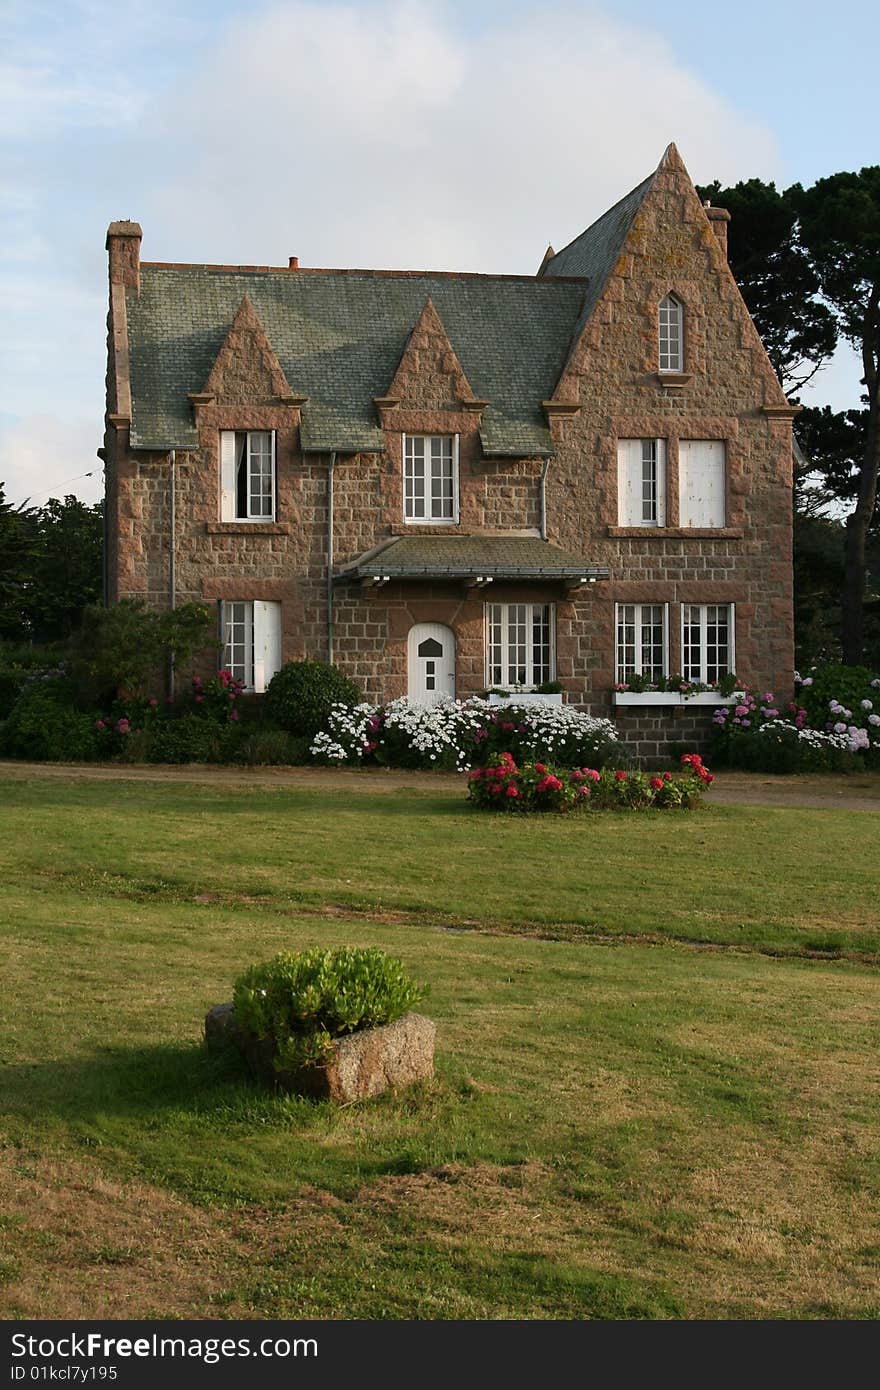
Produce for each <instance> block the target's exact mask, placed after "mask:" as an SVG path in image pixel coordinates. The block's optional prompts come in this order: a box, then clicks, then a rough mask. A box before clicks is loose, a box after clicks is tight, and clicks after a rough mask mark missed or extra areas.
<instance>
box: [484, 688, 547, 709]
mask: <svg viewBox="0 0 880 1390" xmlns="http://www.w3.org/2000/svg"><path fill="white" fill-rule="evenodd" d="M488 698H489V704H490V705H561V704H562V692H561V691H559V692H554V693H553V694H542V693H541V692H539V691H537V690H523V691H522V692H521V693H520V694H518V695H517V694H513V695H490V696H489V697H488Z"/></svg>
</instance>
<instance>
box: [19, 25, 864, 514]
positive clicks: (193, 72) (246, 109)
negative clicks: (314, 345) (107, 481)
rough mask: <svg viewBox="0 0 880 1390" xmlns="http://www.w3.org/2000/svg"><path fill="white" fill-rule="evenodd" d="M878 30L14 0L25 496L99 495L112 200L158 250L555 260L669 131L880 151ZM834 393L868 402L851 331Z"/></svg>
mask: <svg viewBox="0 0 880 1390" xmlns="http://www.w3.org/2000/svg"><path fill="white" fill-rule="evenodd" d="M829 17H833V22H832V19H831V18H829ZM878 52H880V7H877V6H876V5H868V4H867V3H861V2H860V0H855V2H854V3H847V0H842V3H839V4H838V5H837V6H836V7H834V8H833V10H832V9H829V7H827V6H825V5H823V6H821V7H820V6H819V5H814V4H810V3H801V4H794V3H789V0H781V3H778V2H777V3H773V0H770V2H769V3H768V2H767V0H765V3H764V4H758V3H756V0H740V2H739V3H738V4H737V5H736V6H723V7H722V6H720V5H711V4H705V3H699V4H698V3H691V0H681V3H675V0H669V3H665V4H664V5H662V6H660V5H657V4H656V3H647V0H614V3H608V4H604V5H603V4H587V3H568V4H565V3H554V0H550V3H546V4H542V5H541V7H540V8H538V7H536V6H535V5H534V4H533V3H531V4H524V3H516V0H514V2H513V3H511V0H506V3H503V4H502V3H496V0H484V3H479V0H471V3H462V2H461V0H447V3H445V4H444V3H434V4H431V5H427V4H420V3H415V0H356V2H355V3H349V4H342V3H333V2H332V0H330V2H325V0H312V3H303V2H302V0H276V3H271V4H267V3H250V4H244V3H241V0H220V3H216V0H214V2H213V3H210V4H202V3H195V0H177V3H170V0H153V3H145V2H144V0H129V3H128V4H127V5H126V6H125V7H122V6H120V5H119V4H118V3H114V2H113V0H57V2H56V3H48V2H47V0H42V3H41V0H27V3H19V0H5V3H3V4H2V6H0V53H2V54H3V57H2V60H0V72H2V82H0V203H2V218H3V232H2V237H0V304H2V308H3V316H4V327H5V332H4V334H3V346H2V348H0V480H2V481H5V483H6V494H7V497H8V498H10V499H11V500H14V501H20V500H22V499H23V498H24V497H26V496H32V497H33V498H34V500H35V501H42V500H44V499H45V497H46V496H48V495H50V494H52V493H55V494H60V493H63V492H65V491H73V492H76V493H77V494H78V495H80V496H82V497H84V498H85V499H87V500H93V499H95V498H97V497H98V496H99V495H100V491H101V477H100V465H99V463H98V461H97V459H96V458H95V449H96V448H97V447H98V445H99V444H100V442H101V432H102V412H103V377H104V353H105V323H104V320H105V315H106V262H105V253H104V235H105V232H106V227H107V223H108V222H109V221H111V220H112V219H114V218H118V217H131V218H134V219H137V220H139V221H140V222H141V223H142V224H143V227H144V246H143V254H144V257H145V258H146V259H152V260H203V261H204V260H207V261H212V260H213V261H231V262H245V263H255V262H256V263H269V264H278V265H282V264H286V261H287V257H288V255H290V254H298V255H299V256H300V259H301V261H302V263H303V264H306V265H330V264H335V265H374V266H393V265H397V266H408V267H426V266H432V267H436V268H438V269H455V268H457V269H470V270H496V271H519V272H531V271H533V270H534V269H535V268H536V267H537V264H538V262H539V261H540V258H541V255H542V253H543V250H544V247H545V246H546V244H547V242H548V241H552V242H553V243H554V244H555V245H556V246H557V247H558V246H561V245H563V244H564V243H565V242H566V241H568V240H569V239H570V238H571V237H572V236H574V235H576V234H577V233H578V232H579V231H580V230H581V229H582V228H583V227H585V226H587V225H588V224H589V223H590V222H591V221H592V220H593V219H594V218H595V217H596V216H598V215H599V213H601V212H602V211H603V210H604V208H606V207H607V206H609V205H610V204H611V203H613V202H614V201H616V199H617V198H619V197H620V196H622V194H624V193H625V192H626V191H627V190H628V189H629V188H630V187H632V186H633V185H634V184H635V183H637V182H638V181H639V180H640V179H641V178H643V177H644V176H645V174H646V173H647V172H648V171H649V170H650V169H652V168H653V167H654V166H655V165H656V164H657V161H658V160H659V158H660V155H661V154H662V151H663V149H664V147H665V145H666V144H667V143H668V142H669V140H675V142H676V143H677V144H678V146H679V148H680V150H681V152H682V154H683V156H684V158H685V160H686V162H687V164H688V167H689V169H690V171H691V174H692V176H693V177H694V179H695V180H696V181H698V182H704V181H709V180H711V179H712V178H714V177H718V178H720V179H721V180H722V181H723V182H734V181H736V180H737V179H740V178H749V177H751V176H758V177H762V178H765V179H773V180H775V181H776V182H777V184H779V185H781V186H787V185H788V184H790V183H792V182H794V181H801V182H803V183H810V182H812V181H813V180H814V179H816V178H819V177H822V176H823V175H825V174H829V173H833V172H835V171H837V170H838V169H844V168H859V167H861V166H862V165H864V164H874V163H877V162H878V161H880V148H878V143H880V142H878V140H877V128H878V122H877V117H876V65H877V55H878ZM813 399H814V400H816V401H817V402H822V401H825V400H827V401H828V402H830V403H831V404H833V405H835V406H837V407H843V406H846V405H851V404H852V405H854V404H857V401H858V373H857V370H856V368H855V365H854V363H853V362H852V360H851V359H850V358H849V357H848V355H847V354H841V356H840V358H839V360H838V361H836V362H835V363H834V364H833V365H832V366H831V367H829V368H828V369H827V370H826V371H825V372H824V373H823V374H822V375H821V376H820V377H819V378H818V379H817V381H816V383H815V385H814V388H813ZM87 472H92V474H93V476H92V477H91V478H82V477H81V475H82V474H85V473H87Z"/></svg>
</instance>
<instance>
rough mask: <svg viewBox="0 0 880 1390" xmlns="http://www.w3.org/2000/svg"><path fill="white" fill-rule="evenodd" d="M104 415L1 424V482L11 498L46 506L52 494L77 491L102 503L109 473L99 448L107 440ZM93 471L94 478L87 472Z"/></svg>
mask: <svg viewBox="0 0 880 1390" xmlns="http://www.w3.org/2000/svg"><path fill="white" fill-rule="evenodd" d="M102 436H103V416H102V413H101V412H100V411H98V412H96V415H95V418H94V419H92V418H90V417H88V416H80V417H75V418H73V419H63V420H62V419H60V418H59V417H58V416H56V415H29V416H25V417H24V418H22V419H21V420H15V421H13V422H12V423H11V424H8V425H5V426H2V427H0V484H2V485H3V492H4V494H5V498H6V501H7V502H11V503H12V504H13V505H18V504H19V503H21V502H24V501H26V500H27V499H28V498H30V500H31V501H32V503H33V504H34V505H35V506H41V505H42V504H43V503H44V502H46V501H47V500H48V498H49V497H50V496H51V497H63V496H65V495H66V494H67V493H73V494H74V495H75V496H77V497H80V498H82V500H83V501H84V502H97V501H98V500H99V499H100V498H101V497H102V496H103V493H104V474H103V465H102V464H101V460H100V459H99V458H96V456H95V450H96V449H97V448H98V447H99V445H100V444H101V442H102ZM85 473H91V474H92V476H91V477H90V478H84V477H83V476H82V475H83V474H85Z"/></svg>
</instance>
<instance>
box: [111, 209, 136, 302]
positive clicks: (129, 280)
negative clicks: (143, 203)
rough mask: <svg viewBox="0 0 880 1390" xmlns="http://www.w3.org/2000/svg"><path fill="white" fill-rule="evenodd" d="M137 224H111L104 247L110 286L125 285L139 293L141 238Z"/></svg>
mask: <svg viewBox="0 0 880 1390" xmlns="http://www.w3.org/2000/svg"><path fill="white" fill-rule="evenodd" d="M142 236H143V232H142V231H141V228H140V223H138V222H111V223H110V226H109V227H108V228H107V241H106V247H107V250H108V251H109V252H110V283H111V285H113V284H116V285H127V286H129V287H130V288H131V289H133V290H135V291H136V292H138V293H140V288H141V237H142Z"/></svg>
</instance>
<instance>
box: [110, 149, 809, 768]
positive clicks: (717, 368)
mask: <svg viewBox="0 0 880 1390" xmlns="http://www.w3.org/2000/svg"><path fill="white" fill-rule="evenodd" d="M728 220H729V216H728V213H727V212H726V211H724V210H723V209H720V208H711V207H704V206H703V204H702V203H701V202H700V199H699V197H698V196H697V194H696V192H695V190H694V187H693V184H692V183H691V180H690V178H689V176H688V174H687V171H686V169H685V167H684V164H683V163H682V161H681V158H680V156H679V154H678V152H677V150H676V148H675V146H674V145H670V146H669V148H668V149H667V150H666V152H665V154H664V156H663V158H662V160H661V162H660V164H659V166H658V168H657V169H656V170H655V172H654V173H652V174H651V175H650V176H649V177H648V178H647V179H645V180H644V182H643V183H641V184H640V185H639V186H638V188H636V189H634V190H633V192H631V193H630V194H628V195H627V196H626V197H625V198H623V199H622V200H621V201H620V202H619V203H617V204H616V205H615V206H614V207H613V208H611V210H610V211H609V212H607V213H605V214H604V216H602V217H601V218H599V220H598V221H597V222H595V223H594V224H593V225H592V226H591V227H589V228H588V229H587V230H586V231H585V232H583V233H582V234H581V235H580V236H579V237H577V238H576V239H575V240H574V241H573V242H571V243H570V244H569V245H568V246H566V247H565V248H564V249H563V250H562V251H560V252H558V253H555V252H554V251H553V250H552V248H548V250H547V253H546V255H545V256H544V259H543V261H542V263H541V266H540V269H539V270H538V273H537V274H536V275H523V276H514V275H475V274H450V273H438V272H430V271H424V272H423V271H368V270H310V269H305V268H303V267H301V266H299V265H298V263H297V261H296V259H295V258H291V261H290V264H289V266H287V267H285V268H280V269H279V268H273V267H266V266H215V265H175V264H159V263H155V262H144V261H141V260H140V242H141V229H140V227H139V226H138V225H137V223H133V222H114V223H112V224H111V226H110V228H109V231H108V234H107V248H108V251H109V259H110V314H109V319H108V325H109V340H108V342H109V360H108V372H107V415H106V433H105V443H104V449H103V450H102V451H101V453H102V456H103V457H104V460H105V469H106V477H107V547H106V552H107V553H106V561H107V590H108V596H109V599H110V601H111V602H113V601H115V600H117V599H119V598H122V597H125V596H138V597H142V598H145V599H146V600H147V601H148V602H149V603H150V604H153V605H156V606H160V607H161V606H168V605H169V604H173V603H179V602H184V601H189V600H201V601H204V602H206V603H209V604H211V605H216V607H217V614H218V625H219V627H218V630H219V633H220V639H221V641H222V643H223V650H222V652H221V659H222V662H223V664H224V665H225V666H227V667H229V668H231V669H232V670H233V671H234V672H235V673H236V675H238V676H240V677H241V678H242V679H243V680H244V682H245V684H246V686H248V687H249V688H251V689H254V690H260V689H261V688H263V687H264V685H265V683H266V682H267V681H268V680H269V678H270V677H271V675H272V673H273V672H274V671H275V670H276V669H277V667H278V666H279V665H280V664H281V663H282V662H285V661H289V660H294V659H299V658H303V657H310V658H315V659H319V660H330V661H333V662H335V663H336V664H337V665H338V666H340V667H341V668H342V669H343V670H345V671H346V672H347V673H348V674H350V675H351V676H353V677H354V678H355V679H356V680H357V682H358V683H359V685H360V686H361V688H362V690H363V692H364V695H365V697H367V698H370V699H373V700H376V701H383V700H388V699H390V698H392V697H395V696H400V695H405V694H408V695H409V696H410V697H412V698H414V699H418V700H422V701H432V700H435V699H438V698H440V697H441V696H444V695H453V694H455V695H456V696H458V697H465V696H467V695H470V694H474V693H477V692H480V691H483V690H485V689H487V688H491V687H496V688H497V687H500V688H503V689H508V690H509V689H510V688H511V687H517V688H522V689H534V688H535V687H537V686H540V685H542V684H545V683H547V682H551V681H558V682H559V684H560V685H561V687H562V689H563V691H564V692H565V699H566V700H567V701H569V702H572V703H575V704H578V705H580V706H583V707H586V708H589V709H591V710H593V711H594V712H595V713H604V714H609V713H613V714H614V717H615V718H616V720H617V722H618V725H619V726H620V727H621V728H622V730H623V731H624V732H625V733H627V734H628V736H629V737H631V738H633V739H635V740H636V741H637V742H638V743H639V744H640V745H641V748H642V751H643V752H646V753H651V752H656V751H663V749H664V746H665V744H666V742H667V741H668V740H670V739H678V738H693V737H694V736H695V734H697V733H698V729H699V726H700V721H701V720H702V721H703V727H704V728H705V725H706V722H707V720H708V718H709V714H710V712H709V710H708V709H705V708H704V709H702V710H701V709H700V707H699V706H700V704H701V703H705V700H706V699H708V698H709V697H704V700H703V701H699V700H698V701H697V702H694V701H690V702H687V703H685V704H682V703H681V701H680V699H679V697H677V696H675V695H672V694H663V695H661V694H656V695H654V696H653V697H652V696H650V695H646V694H642V695H640V696H636V695H634V694H633V693H632V692H616V691H615V689H614V687H615V685H618V684H623V683H626V682H627V681H628V680H631V679H632V678H633V677H640V678H641V681H642V683H643V682H644V681H645V680H656V679H657V678H659V677H661V676H665V675H669V674H671V673H674V672H678V673H681V674H682V675H683V676H684V677H685V678H686V679H688V680H691V681H699V682H703V683H711V682H712V681H714V680H717V679H718V678H720V677H721V676H722V675H724V674H725V673H726V672H728V671H732V670H734V669H735V670H736V672H737V674H738V676H739V677H740V679H742V680H744V681H747V682H749V683H750V684H752V685H753V686H758V687H760V688H761V689H762V690H763V689H768V690H775V691H776V693H777V697H778V698H786V697H788V696H789V695H790V692H791V685H792V666H793V636H792V568H791V508H792V490H791V481H792V479H791V472H792V467H791V459H792V433H791V420H792V416H793V415H794V413H795V410H794V408H793V407H792V406H790V405H789V404H788V402H787V400H786V398H785V396H784V394H783V392H782V389H781V387H780V385H779V382H778V380H777V378H776V376H775V374H774V372H773V370H772V368H771V366H770V363H769V361H768V359H767V356H766V353H765V351H764V348H763V346H762V344H761V341H760V339H759V337H758V334H757V332H756V330H755V327H754V325H753V323H752V320H751V318H750V316H749V313H748V311H747V309H746V307H745V304H744V303H743V300H742V298H741V296H740V293H739V290H738V289H737V286H736V283H735V281H734V279H733V275H732V274H731V271H730V269H729V266H728V263H727V257H726V235H727V226H726V224H727V221H728ZM215 660H216V656H215V655H213V654H206V657H205V661H206V663H207V662H209V661H215ZM635 683H636V684H638V683H639V682H638V681H636V682H635Z"/></svg>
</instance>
